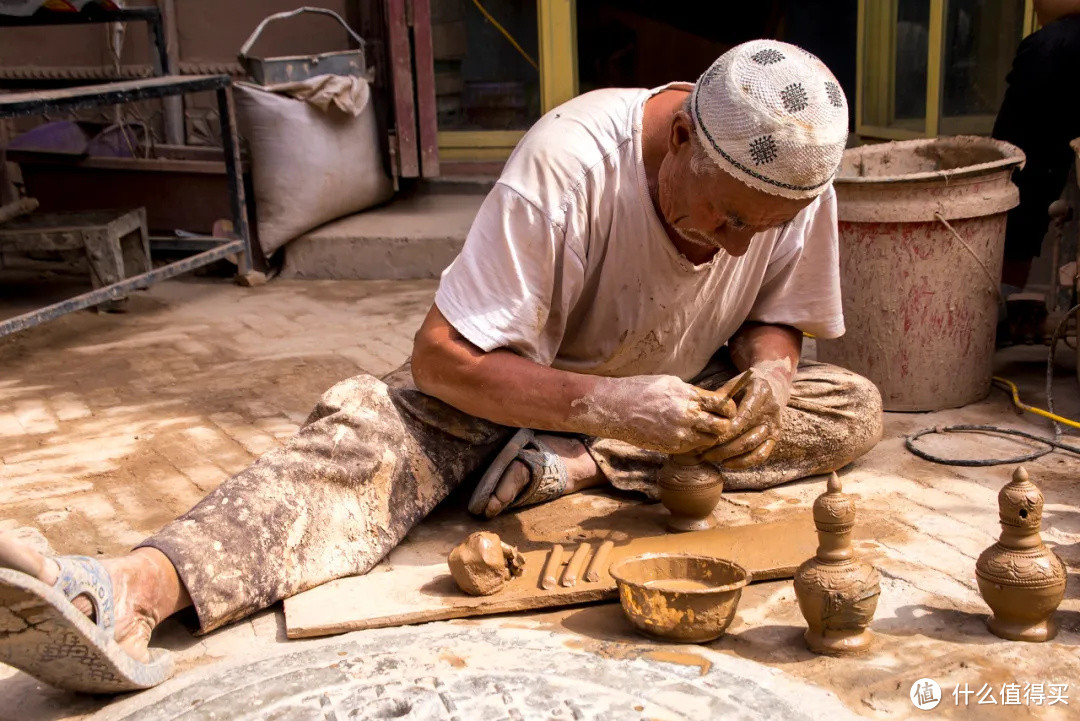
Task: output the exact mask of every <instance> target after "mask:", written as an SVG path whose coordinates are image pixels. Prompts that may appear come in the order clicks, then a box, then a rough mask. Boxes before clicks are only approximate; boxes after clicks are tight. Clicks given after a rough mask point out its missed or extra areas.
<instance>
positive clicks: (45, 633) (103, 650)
mask: <svg viewBox="0 0 1080 721" xmlns="http://www.w3.org/2000/svg"><path fill="white" fill-rule="evenodd" d="M53 560H55V561H56V563H57V564H58V565H59V566H60V577H59V579H57V581H56V585H54V586H49V585H47V584H45V583H42V582H41V581H39V580H37V579H36V578H34V577H33V576H29V575H27V574H25V573H22V572H20V571H15V570H13V569H10V568H0V663H6V664H8V665H10V666H14V667H15V668H17V669H19V670H21V671H24V672H26V673H28V674H30V675H31V676H34V677H35V678H37V679H40V680H42V681H44V682H46V683H48V684H51V685H53V686H56V687H58V688H63V689H68V690H70V691H82V692H85V693H120V692H123V691H134V690H138V689H145V688H150V687H152V686H157V685H158V684H160V683H161V682H162V681H164V680H165V679H167V678H169V676H171V675H172V667H173V664H172V657H171V655H170V654H169V653H168V652H167V651H161V650H157V649H151V651H150V661H149V662H148V663H142V662H140V661H136V660H135V659H134V658H132V657H131V656H129V655H128V654H127V652H125V651H124V650H123V649H122V648H121V647H120V644H118V643H117V642H116V640H115V638H116V637H115V632H116V618H115V615H114V609H113V588H112V580H111V579H110V578H109V574H108V572H107V571H106V570H105V567H104V566H102V565H101V563H100V562H99V561H97V560H95V559H93V558H88V557H86V556H59V557H56V558H54V559H53ZM76 596H85V597H86V598H88V599H89V600H90V603H91V604H92V605H93V607H94V620H93V621H92V620H90V619H89V618H88V617H87V616H86V614H84V613H82V612H81V611H80V610H79V609H78V608H76V607H75V606H74V605H73V604H72V603H71V601H72V599H74V598H75V597H76Z"/></svg>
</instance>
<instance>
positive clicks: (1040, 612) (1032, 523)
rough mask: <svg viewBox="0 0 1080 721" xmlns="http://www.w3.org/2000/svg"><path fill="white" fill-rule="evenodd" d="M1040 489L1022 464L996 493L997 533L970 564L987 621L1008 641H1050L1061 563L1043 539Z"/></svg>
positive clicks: (1062, 579) (1062, 578) (1061, 584)
mask: <svg viewBox="0 0 1080 721" xmlns="http://www.w3.org/2000/svg"><path fill="white" fill-rule="evenodd" d="M1042 511H1043V495H1042V493H1041V492H1040V491H1039V489H1038V487H1036V486H1035V484H1034V483H1032V482H1031V481H1030V480H1029V479H1028V474H1027V471H1026V470H1024V468H1023V467H1020V468H1017V469H1016V471H1015V472H1014V473H1013V478H1012V482H1010V483H1009V484H1008V485H1006V486H1005V487H1004V488H1002V489H1001V492H1000V493H998V515H999V518H1000V521H1001V538H1000V539H999V540H998V542H997V543H995V544H994V545H992V546H990V548H987V549H986V550H985V551H983V553H982V555H981V556H979V560H978V561H977V562H976V564H975V578H976V580H977V581H978V582H979V593H981V594H982V597H983V600H984V601H986V605H987V606H989V607H990V610H992V611H993V612H994V615H992V616H991V617H990V618H989V619H988V620H987V622H986V625H987V627H989V629H990V630H991V631H992V632H993V633H994V634H995V635H997V636H1000V637H1001V638H1006V639H1009V640H1010V641H1049V640H1050V639H1052V638H1053V637H1054V635H1055V634H1056V633H1057V626H1056V624H1055V623H1054V619H1053V618H1052V615H1053V613H1054V611H1055V610H1056V609H1057V607H1058V605H1059V604H1060V603H1061V600H1062V599H1063V598H1064V597H1065V583H1066V575H1065V566H1064V565H1063V564H1062V562H1061V559H1060V558H1058V557H1057V554H1055V553H1054V552H1053V551H1051V550H1050V549H1049V548H1047V547H1046V546H1044V545H1043V542H1042V537H1041V536H1040V535H1039V531H1040V530H1041V529H1042Z"/></svg>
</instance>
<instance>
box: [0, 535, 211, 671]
mask: <svg viewBox="0 0 1080 721" xmlns="http://www.w3.org/2000/svg"><path fill="white" fill-rule="evenodd" d="M101 563H102V565H103V566H105V570H106V571H107V572H108V574H109V578H110V579H111V580H112V585H113V608H114V614H115V619H116V641H117V643H119V644H120V647H121V648H123V649H124V650H125V651H126V652H127V653H128V655H130V656H131V657H132V658H134V659H135V660H137V661H141V662H144V663H145V662H146V661H147V660H148V659H149V644H150V634H151V633H152V632H153V630H154V627H155V626H157V625H158V624H159V623H161V621H163V620H164V619H165V618H167V617H168V616H171V615H172V614H174V613H176V612H177V611H179V610H181V609H183V608H186V607H187V606H190V605H191V598H190V597H189V596H188V594H187V591H186V590H185V589H184V585H183V584H182V583H180V578H179V577H178V576H177V575H176V569H175V568H173V565H172V563H171V562H170V561H169V559H168V557H166V556H165V554H163V553H161V552H160V551H158V550H157V549H154V548H137V549H135V550H134V551H132V552H131V553H129V554H127V555H126V556H120V557H119V558H107V559H102V561H101ZM0 568H10V569H13V570H16V571H20V572H22V573H25V574H27V575H29V576H33V577H34V578H36V579H37V580H39V581H41V582H42V583H46V584H48V585H50V586H52V585H54V584H55V583H56V580H57V578H58V577H59V574H60V567H59V566H58V565H57V564H56V561H54V560H52V559H51V558H48V557H46V556H43V555H41V554H40V553H38V552H37V551H35V550H34V549H33V548H31V547H30V546H28V545H27V544H25V543H23V542H21V541H18V540H16V539H15V538H14V537H13V536H12V535H11V534H4V535H0ZM72 604H73V605H74V606H75V607H76V608H78V609H79V610H80V611H82V612H83V613H85V614H86V615H87V616H89V617H91V618H92V617H93V615H94V608H93V605H92V604H91V603H90V600H89V599H87V598H86V597H84V596H78V597H76V598H75V599H74V600H73V601H72Z"/></svg>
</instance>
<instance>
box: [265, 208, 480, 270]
mask: <svg viewBox="0 0 1080 721" xmlns="http://www.w3.org/2000/svg"><path fill="white" fill-rule="evenodd" d="M483 201H484V192H444V191H439V192H425V193H414V194H412V195H409V196H406V197H402V198H397V199H395V200H394V201H392V202H390V203H388V204H386V205H384V206H382V207H380V208H375V209H372V210H368V211H365V212H363V213H357V214H356V215H351V216H348V217H345V218H341V219H340V220H335V221H333V222H331V223H327V224H326V225H323V226H321V227H319V228H316V229H315V230H312V231H311V232H309V233H306V234H304V235H302V236H301V237H299V238H297V239H296V240H294V241H293V242H291V243H289V245H287V246H286V247H285V264H284V267H283V268H282V271H281V275H282V277H284V278H302V279H318V280H406V279H418V278H438V277H439V275H440V274H441V273H442V271H443V270H444V269H445V268H446V266H448V265H449V264H450V262H451V261H453V259H454V258H455V257H456V256H457V254H458V252H459V251H460V250H461V246H462V244H463V243H464V242H465V236H466V234H468V232H469V227H470V226H471V225H472V221H473V218H474V217H475V216H476V212H477V211H478V210H479V209H480V204H481V203H482V202H483Z"/></svg>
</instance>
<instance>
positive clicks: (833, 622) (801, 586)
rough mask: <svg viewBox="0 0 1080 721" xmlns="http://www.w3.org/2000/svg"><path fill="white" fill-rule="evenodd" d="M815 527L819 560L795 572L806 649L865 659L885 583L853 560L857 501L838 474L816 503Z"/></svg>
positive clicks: (876, 573) (814, 559)
mask: <svg viewBox="0 0 1080 721" xmlns="http://www.w3.org/2000/svg"><path fill="white" fill-rule="evenodd" d="M814 525H815V526H816V527H817V536H818V549H817V555H816V556H815V557H814V558H811V559H810V560H808V561H806V562H805V563H803V564H802V565H801V566H799V569H798V570H797V571H796V572H795V596H796V598H798V600H799V610H800V611H801V612H802V615H803V618H805V619H806V624H807V626H808V628H807V630H806V633H805V634H804V635H803V638H804V639H805V640H806V647H807V648H809V649H810V650H811V651H813V652H814V653H821V654H826V655H830V656H846V655H852V654H858V653H864V652H866V651H867V650H869V648H870V644H871V641H872V640H873V636H872V634H871V632H870V629H869V628H868V626H869V625H870V621H871V620H872V619H873V618H874V611H876V610H877V602H878V596H880V595H881V577H880V576H879V575H878V572H877V570H876V569H875V568H874V567H873V566H871V565H870V564H869V563H866V562H864V561H860V560H858V559H857V558H855V554H854V550H853V549H852V546H851V531H852V529H853V528H854V527H855V499H853V498H852V497H851V496H849V495H847V494H846V493H843V488H842V486H841V484H840V479H839V477H837V475H836V474H835V473H833V474H832V475H831V476H830V477H829V482H828V485H827V489H826V491H825V493H823V494H821V495H820V496H818V497H817V500H815V501H814Z"/></svg>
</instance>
